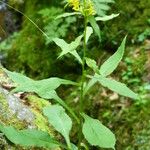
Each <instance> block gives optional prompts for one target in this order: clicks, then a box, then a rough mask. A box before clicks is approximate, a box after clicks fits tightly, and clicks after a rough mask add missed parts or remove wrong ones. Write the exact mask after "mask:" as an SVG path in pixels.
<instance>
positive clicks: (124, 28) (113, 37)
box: [103, 0, 150, 47]
mask: <svg viewBox="0 0 150 150" xmlns="http://www.w3.org/2000/svg"><path fill="white" fill-rule="evenodd" d="M115 2H116V3H115V4H114V5H113V8H112V12H113V13H120V15H119V17H117V18H115V19H113V20H111V21H108V22H106V23H104V24H103V25H104V26H103V36H104V37H105V38H104V39H103V40H104V45H105V46H106V47H108V46H107V45H112V44H113V45H114V46H115V45H117V44H118V42H119V43H120V41H121V39H123V37H124V36H125V35H127V34H128V42H129V40H130V43H131V42H135V41H136V40H137V38H138V35H139V34H141V33H142V32H144V31H145V30H146V29H147V28H149V29H150V25H149V23H148V19H149V18H150V13H149V12H150V8H149V6H150V1H147V0H142V1H140V0H137V1H130V0H126V1H124V0H116V1H115ZM110 13H111V12H110ZM119 39H120V41H119ZM110 43H111V44H110Z"/></svg>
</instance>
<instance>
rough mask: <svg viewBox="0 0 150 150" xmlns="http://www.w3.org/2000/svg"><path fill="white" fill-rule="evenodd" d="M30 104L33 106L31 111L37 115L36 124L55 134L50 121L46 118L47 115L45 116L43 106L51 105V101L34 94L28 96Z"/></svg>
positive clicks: (41, 128)
mask: <svg viewBox="0 0 150 150" xmlns="http://www.w3.org/2000/svg"><path fill="white" fill-rule="evenodd" d="M27 100H28V105H29V106H30V108H31V111H32V112H33V113H34V115H35V121H34V124H35V125H36V127H37V128H38V129H40V130H42V131H46V132H48V133H49V134H51V135H52V134H54V132H53V130H52V127H50V126H49V123H48V121H47V119H46V117H44V116H43V113H42V112H43V108H44V107H46V106H48V105H50V103H49V102H48V101H47V100H44V99H42V98H38V97H36V96H34V95H29V96H27Z"/></svg>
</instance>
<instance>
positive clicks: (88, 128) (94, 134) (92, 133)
mask: <svg viewBox="0 0 150 150" xmlns="http://www.w3.org/2000/svg"><path fill="white" fill-rule="evenodd" d="M82 116H83V118H84V120H85V122H84V124H83V129H82V132H83V134H84V137H85V139H86V140H87V141H88V142H89V143H90V144H91V145H93V146H99V147H102V148H113V149H115V148H114V147H115V143H116V139H115V135H114V134H113V133H112V132H111V131H110V129H108V128H107V127H106V126H104V125H103V124H102V123H101V122H100V121H99V120H97V119H93V118H91V117H89V116H87V115H86V114H82Z"/></svg>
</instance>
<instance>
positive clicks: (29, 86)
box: [4, 69, 77, 99]
mask: <svg viewBox="0 0 150 150" xmlns="http://www.w3.org/2000/svg"><path fill="white" fill-rule="evenodd" d="M4 70H5V72H6V73H7V75H8V76H9V77H10V79H12V80H13V81H14V82H15V83H17V85H18V86H17V88H16V89H15V90H14V92H35V93H36V94H38V95H39V96H41V97H43V98H49V99H50V98H51V96H50V95H51V94H52V93H53V92H54V90H56V89H57V88H58V87H59V86H60V85H62V84H65V85H68V84H69V85H77V83H75V82H72V81H69V80H64V79H60V78H56V77H53V78H49V79H43V80H39V81H35V80H32V79H30V78H28V77H26V76H24V75H22V74H20V73H16V72H11V71H8V70H6V69H4Z"/></svg>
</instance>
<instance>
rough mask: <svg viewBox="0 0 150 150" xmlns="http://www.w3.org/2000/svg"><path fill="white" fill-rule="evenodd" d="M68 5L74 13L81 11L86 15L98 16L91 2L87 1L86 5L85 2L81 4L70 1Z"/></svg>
mask: <svg viewBox="0 0 150 150" xmlns="http://www.w3.org/2000/svg"><path fill="white" fill-rule="evenodd" d="M68 4H69V6H71V7H72V9H73V10H74V11H79V12H81V13H82V14H84V15H87V16H90V15H95V14H96V11H95V9H94V5H93V3H92V2H91V0H87V1H86V4H85V5H84V4H83V2H80V0H68Z"/></svg>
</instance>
